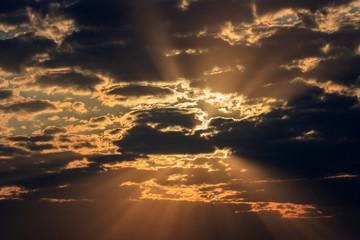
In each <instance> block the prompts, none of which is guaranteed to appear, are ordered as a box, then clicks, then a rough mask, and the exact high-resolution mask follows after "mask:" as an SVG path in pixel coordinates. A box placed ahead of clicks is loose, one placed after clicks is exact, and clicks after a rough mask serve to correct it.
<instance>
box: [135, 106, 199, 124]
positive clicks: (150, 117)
mask: <svg viewBox="0 0 360 240" xmlns="http://www.w3.org/2000/svg"><path fill="white" fill-rule="evenodd" d="M134 115H136V116H137V119H136V120H135V122H136V123H137V124H147V123H154V124H157V125H156V129H162V128H167V127H171V126H180V127H185V128H190V129H192V128H194V127H195V126H196V125H200V124H201V121H200V120H198V119H196V117H195V114H194V113H187V112H184V111H181V110H178V109H152V110H148V111H137V112H134Z"/></svg>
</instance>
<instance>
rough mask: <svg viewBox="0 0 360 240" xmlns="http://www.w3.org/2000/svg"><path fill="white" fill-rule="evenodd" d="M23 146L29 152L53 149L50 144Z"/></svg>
mask: <svg viewBox="0 0 360 240" xmlns="http://www.w3.org/2000/svg"><path fill="white" fill-rule="evenodd" d="M24 146H25V147H26V148H27V149H29V150H31V151H43V150H49V149H54V148H55V147H54V146H53V145H52V144H36V143H28V144H25V145H24Z"/></svg>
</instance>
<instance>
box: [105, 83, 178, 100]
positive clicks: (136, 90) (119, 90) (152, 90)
mask: <svg viewBox="0 0 360 240" xmlns="http://www.w3.org/2000/svg"><path fill="white" fill-rule="evenodd" d="M171 93H172V92H171V91H170V90H169V89H166V88H160V87H154V86H141V85H129V86H125V87H116V88H114V89H112V90H110V91H109V92H108V93H107V94H109V95H121V96H127V97H128V96H150V95H153V96H163V95H168V94H171Z"/></svg>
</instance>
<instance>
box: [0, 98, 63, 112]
mask: <svg viewBox="0 0 360 240" xmlns="http://www.w3.org/2000/svg"><path fill="white" fill-rule="evenodd" d="M46 109H56V107H55V105H53V104H52V103H50V102H48V101H43V100H30V101H27V102H18V103H12V104H9V105H6V106H3V105H2V106H0V110H2V111H4V112H6V113H11V112H22V111H24V112H26V113H34V112H40V111H43V110H46Z"/></svg>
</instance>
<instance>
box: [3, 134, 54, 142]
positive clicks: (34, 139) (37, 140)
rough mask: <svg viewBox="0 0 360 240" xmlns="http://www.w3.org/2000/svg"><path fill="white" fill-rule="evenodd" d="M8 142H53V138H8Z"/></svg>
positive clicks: (44, 136)
mask: <svg viewBox="0 0 360 240" xmlns="http://www.w3.org/2000/svg"><path fill="white" fill-rule="evenodd" d="M8 140H9V141H13V142H49V141H52V140H54V137H53V136H49V135H42V136H32V137H26V136H13V137H8Z"/></svg>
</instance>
